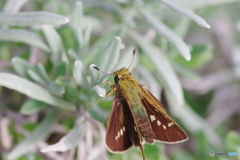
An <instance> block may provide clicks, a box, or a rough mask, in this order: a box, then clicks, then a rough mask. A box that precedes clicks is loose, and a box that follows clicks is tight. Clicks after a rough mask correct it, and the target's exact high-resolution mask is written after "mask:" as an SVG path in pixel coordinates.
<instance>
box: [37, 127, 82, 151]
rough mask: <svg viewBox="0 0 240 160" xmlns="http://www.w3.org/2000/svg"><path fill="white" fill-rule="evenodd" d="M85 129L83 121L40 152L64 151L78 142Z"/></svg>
mask: <svg viewBox="0 0 240 160" xmlns="http://www.w3.org/2000/svg"><path fill="white" fill-rule="evenodd" d="M85 130H86V126H85V123H82V124H78V125H76V126H75V127H74V128H73V129H72V130H71V131H70V132H69V133H68V134H67V135H66V136H64V137H63V138H61V140H60V141H58V142H57V143H55V144H53V145H50V146H47V147H46V148H44V149H42V150H41V152H66V151H68V150H70V149H72V148H74V147H76V146H77V145H78V144H79V141H80V140H81V139H82V137H83V136H84V134H85V133H86V132H85Z"/></svg>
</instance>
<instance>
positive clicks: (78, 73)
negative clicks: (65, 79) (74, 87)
mask: <svg viewBox="0 0 240 160" xmlns="http://www.w3.org/2000/svg"><path fill="white" fill-rule="evenodd" d="M82 74H83V65H82V62H81V61H80V60H76V61H75V63H74V67H73V77H74V79H75V80H76V82H77V83H78V84H79V85H81V84H82V79H83V75H82Z"/></svg>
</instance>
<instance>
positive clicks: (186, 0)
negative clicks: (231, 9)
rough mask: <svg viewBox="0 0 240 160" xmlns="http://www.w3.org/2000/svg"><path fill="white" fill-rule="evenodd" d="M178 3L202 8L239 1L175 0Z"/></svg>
mask: <svg viewBox="0 0 240 160" xmlns="http://www.w3.org/2000/svg"><path fill="white" fill-rule="evenodd" d="M175 1H177V2H178V3H179V4H183V5H184V6H188V7H191V8H203V7H207V6H214V5H224V4H225V3H231V2H239V0H198V1H193V0H175Z"/></svg>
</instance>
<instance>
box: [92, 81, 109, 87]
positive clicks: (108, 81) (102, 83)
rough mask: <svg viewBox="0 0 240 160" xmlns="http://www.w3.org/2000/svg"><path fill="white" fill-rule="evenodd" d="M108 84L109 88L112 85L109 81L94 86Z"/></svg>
mask: <svg viewBox="0 0 240 160" xmlns="http://www.w3.org/2000/svg"><path fill="white" fill-rule="evenodd" d="M107 83H108V84H109V85H110V86H111V85H112V83H111V82H110V81H109V80H107V81H106V82H103V83H100V84H96V85H95V86H102V85H105V84H107Z"/></svg>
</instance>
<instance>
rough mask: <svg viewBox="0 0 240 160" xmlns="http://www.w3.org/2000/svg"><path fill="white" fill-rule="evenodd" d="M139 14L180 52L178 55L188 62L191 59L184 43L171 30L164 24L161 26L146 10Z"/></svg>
mask: <svg viewBox="0 0 240 160" xmlns="http://www.w3.org/2000/svg"><path fill="white" fill-rule="evenodd" d="M139 11H140V13H141V14H142V15H143V17H145V19H146V20H147V21H148V22H149V24H151V25H152V26H153V27H154V28H155V29H156V30H157V32H158V33H159V34H160V35H162V36H164V37H165V38H166V39H167V40H168V41H169V42H170V43H172V44H173V45H174V46H175V47H176V48H177V49H178V51H179V52H180V54H181V55H182V56H183V57H184V58H185V59H186V60H187V61H189V60H190V59H191V54H190V51H189V48H188V46H187V45H186V43H185V42H184V41H183V40H182V38H180V37H179V36H178V35H176V34H175V33H174V32H173V31H172V30H171V29H169V28H168V27H167V26H166V25H165V24H163V23H162V22H161V21H160V20H159V19H158V18H157V17H155V16H153V15H151V14H150V13H149V12H148V11H147V10H144V9H141V10H139Z"/></svg>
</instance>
